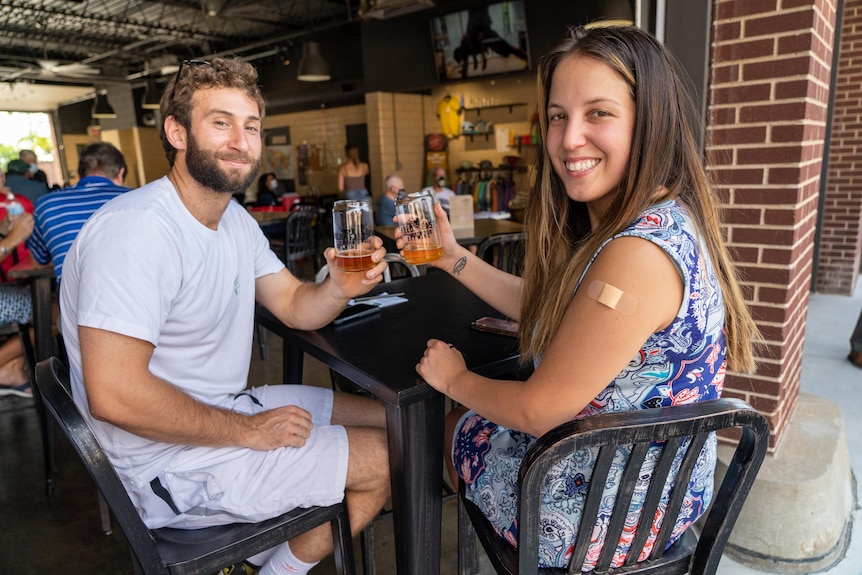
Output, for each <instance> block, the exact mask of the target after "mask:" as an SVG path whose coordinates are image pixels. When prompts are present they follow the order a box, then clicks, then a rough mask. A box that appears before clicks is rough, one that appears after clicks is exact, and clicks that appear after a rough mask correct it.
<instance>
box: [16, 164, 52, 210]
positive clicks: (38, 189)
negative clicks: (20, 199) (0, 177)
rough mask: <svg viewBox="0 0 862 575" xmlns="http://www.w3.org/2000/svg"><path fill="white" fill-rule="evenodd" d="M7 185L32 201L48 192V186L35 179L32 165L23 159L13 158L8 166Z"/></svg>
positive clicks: (34, 201)
mask: <svg viewBox="0 0 862 575" xmlns="http://www.w3.org/2000/svg"><path fill="white" fill-rule="evenodd" d="M6 185H7V186H8V187H9V188H10V189H11V190H12V191H13V192H14V193H15V194H18V195H21V196H24V197H25V198H27V199H28V200H30V201H31V202H32V203H34V204H35V203H36V200H38V199H39V198H41V197H42V196H44V195H45V194H47V193H48V186H46V185H45V184H44V183H42V182H38V181H36V180H34V179H33V174H32V173H31V172H30V165H29V164H28V163H27V162H25V161H23V160H12V161H11V162H9V165H8V166H7V167H6Z"/></svg>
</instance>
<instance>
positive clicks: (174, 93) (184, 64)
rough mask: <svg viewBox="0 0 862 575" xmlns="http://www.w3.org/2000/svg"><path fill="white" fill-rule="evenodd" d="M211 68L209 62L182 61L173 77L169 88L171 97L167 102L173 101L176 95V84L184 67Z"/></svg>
mask: <svg viewBox="0 0 862 575" xmlns="http://www.w3.org/2000/svg"><path fill="white" fill-rule="evenodd" d="M204 65H208V66H212V63H211V62H210V61H209V60H183V61H182V62H180V67H179V68H178V69H177V75H176V76H175V77H174V86H173V88H171V97H170V99H169V100H168V101H169V102H173V101H174V96H176V95H177V83H179V81H180V78H181V77H182V74H183V68H185V67H186V66H204Z"/></svg>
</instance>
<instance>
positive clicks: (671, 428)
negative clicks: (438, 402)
mask: <svg viewBox="0 0 862 575" xmlns="http://www.w3.org/2000/svg"><path fill="white" fill-rule="evenodd" d="M724 429H737V430H738V431H739V432H740V437H739V443H738V444H737V446H736V450H735V453H734V456H733V459H732V461H731V462H730V464H729V467H728V470H727V473H726V474H725V476H724V479H723V481H722V483H721V486H720V488H718V489H716V490H715V491H714V494H713V500H712V503H711V506H710V509H709V512H708V515H707V517H706V522H705V523H704V527H703V530H702V532H701V534H700V537H699V538H698V539H697V544H696V549H695V548H694V547H692V548H691V549H688V550H685V551H684V554H683V555H682V556H681V557H680V556H679V555H677V556H673V557H672V556H671V555H672V552H671V551H668V553H667V555H668V556H667V557H663V554H665V548H666V547H667V542H668V541H669V538H670V536H671V531H672V530H673V527H674V526H675V524H676V522H677V518H678V515H679V511H680V507H681V505H682V502H683V498H684V497H685V495H686V491H687V486H688V484H689V479H690V477H691V474H692V472H693V471H694V468H695V463H696V462H697V459H698V456H699V455H700V453H701V449H702V447H703V446H704V444H705V442H706V441H707V439H708V437H709V435H710V433H712V432H715V431H720V430H724ZM686 441H688V442H689V443H688V448H687V449H686V451H685V455H684V456H683V457H682V462H681V464H680V465H679V471H678V472H677V474H676V476H675V478H674V479H673V485H674V487H673V488H672V489H671V491H670V499H669V500H668V502H667V505H666V509H665V515H664V516H663V518H662V524H661V529H660V530H659V532H658V535H657V538H656V540H655V542H654V544H652V550H651V552H650V554H649V557H648V558H647V559H646V560H645V561H644V562H642V563H638V564H636V563H637V560H638V557H639V556H640V555H641V553H642V550H643V549H644V547H645V545H646V544H647V540H648V537H649V536H650V535H651V533H652V532H653V530H652V528H651V526H652V521H653V518H654V517H656V512H657V509H658V507H659V504H660V500H661V498H662V492H663V490H664V486H665V482H666V480H667V478H668V476H669V474H671V472H672V468H673V463H674V458H675V457H676V456H677V453H678V451H679V450H680V447H681V446H683V447H684V442H686ZM768 442H769V424H768V422H767V420H766V418H765V417H763V416H762V415H761V414H760V413H758V412H757V411H755V410H754V409H752V408H751V407H750V406H749V405H748V404H747V403H745V402H744V401H741V400H739V399H716V400H710V401H703V402H698V403H693V404H689V405H680V406H675V407H667V408H656V409H642V410H635V411H627V412H620V413H609V414H603V415H597V416H593V417H586V418H584V419H579V420H576V421H571V422H567V423H564V424H562V425H560V426H558V427H556V428H554V429H552V430H551V431H549V432H548V433H546V434H545V435H543V436H542V437H541V438H539V439H538V440H537V442H536V443H535V444H534V445H533V446H532V447H531V448H530V450H529V451H528V452H527V454H526V455H525V457H524V459H523V461H522V462H521V467H520V472H519V489H518V493H519V494H520V498H519V501H518V533H519V539H518V551H517V553H516V554H515V553H510V554H509V556H508V557H502V555H503V554H502V553H501V554H500V555H499V556H498V557H497V558H495V557H494V556H493V555H492V552H493V549H492V548H490V547H489V546H488V545H489V542H488V541H486V540H485V536H487V533H486V534H484V535H483V533H482V532H483V529H482V528H477V533H478V534H479V536H480V541H482V543H483V545H484V546H485V548H486V550H487V551H488V552H489V555H491V556H492V563H495V568H497V569H498V571H499V572H501V573H518V574H520V575H525V574H527V573H537V572H539V570H538V567H537V566H538V556H539V532H540V506H541V491H542V484H543V481H544V480H545V477H546V476H547V475H548V472H549V471H550V470H551V468H552V467H553V465H554V464H555V463H557V462H559V461H560V460H561V459H564V458H566V457H568V456H570V455H571V454H572V453H574V452H576V451H579V450H582V449H586V448H591V447H593V448H598V456H597V459H596V464H595V466H594V468H593V471H592V476H591V477H590V482H589V488H588V490H587V494H586V499H585V501H584V504H583V513H582V517H581V523H580V525H579V531H578V536H577V538H576V540H575V542H574V547H573V549H572V553H571V562H570V565H569V569H568V572H569V573H579V572H580V569H581V566H582V565H583V564H584V559H585V556H586V554H587V551H588V549H589V546H590V544H591V540H592V537H593V535H594V525H595V523H596V517H597V513H598V510H599V507H600V500H601V499H602V497H603V495H606V494H604V490H605V484H606V481H607V478H608V476H609V474H610V473H611V469H612V463H613V459H614V457H615V455H616V454H617V449H618V448H619V447H620V446H629V447H630V448H631V455H630V456H629V458H628V461H627V462H626V465H625V468H624V470H623V473H622V477H621V478H620V479H619V482H618V485H619V488H618V491H617V494H616V499H615V503H614V508H613V512H612V514H611V520H610V523H609V524H607V525H605V526H604V530H605V531H606V535H605V539H604V540H605V542H606V543H608V542H612V543H611V544H605V545H604V546H603V548H602V550H601V552H600V554H599V557H598V559H597V564H596V568H595V569H596V571H597V572H606V573H609V574H615V573H623V572H625V573H642V572H647V570H648V569H650V568H652V569H657V564H660V563H661V562H662V561H664V562H665V563H664V565H665V567H666V568H665V569H664V570H661V569H658V570H655V571H651V572H653V573H691V575H712V574H714V573H715V570H716V568H717V567H718V562H719V560H720V559H721V554H722V552H723V550H724V547H725V545H726V543H727V539H728V537H729V536H730V531H731V530H732V528H733V525H734V524H735V522H736V519H737V517H738V516H739V512H740V510H741V508H742V505H743V503H744V502H745V498H746V497H747V496H748V493H749V491H750V489H751V486H752V484H753V483H754V479H755V477H756V475H757V472H758V470H759V469H760V464H761V463H762V461H763V458H764V456H765V455H766V450H767V446H768ZM657 445H659V446H661V454H660V456H659V459H658V461H657V463H656V466H655V469H654V471H653V474H652V477H651V478H650V480H649V487H648V489H647V493H646V496H645V498H644V501H643V508H642V510H641V512H640V515H639V521H640V518H643V521H644V522H645V524H644V526H643V528H639V527H635V529H636V533H635V536H634V539H633V541H632V544H631V547H630V550H629V552H628V554H627V555H626V559H625V562H624V565H623V566H622V567H619V568H616V569H611V568H610V565H611V564H612V561H613V559H614V553H615V552H616V551H617V542H618V541H619V540H620V537H621V534H622V532H623V529H624V528H625V529H626V530H631V529H632V526H631V525H626V524H625V523H626V519H627V517H626V516H627V511H628V509H629V505H630V504H631V501H632V494H633V492H634V488H635V484H636V483H637V482H638V481H640V480H642V478H640V477H639V476H640V472H641V465H642V464H643V462H644V459H645V457H646V455H647V451H648V450H649V449H650V447H654V446H657ZM676 486H679V487H680V488H677V487H676ZM466 503H469V502H466ZM477 511H478V509H477V508H475V507H474V508H473V509H472V510H471V513H473V514H475V513H476V512H477ZM471 520H473V522H474V524H475V523H476V518H475V517H474V516H473V515H472V514H471ZM487 527H488V528H490V524H488V525H487ZM688 531H691V529H689V530H688ZM689 536H690V535H689ZM497 540H498V541H499V538H497ZM693 540H694V539H693V537H692V539H691V541H693ZM679 543H680V542H678V545H674V546H673V547H671V549H674V548H676V547H678V546H679ZM504 545H505V544H504ZM506 547H508V548H509V550H511V549H512V548H511V547H509V546H508V545H506ZM677 551H678V550H677ZM513 561H514V562H517V565H513V564H512V562H513ZM670 561H674V568H675V569H676V570H674V569H671V568H670V565H669V562H670ZM635 564H636V565H635ZM542 572H544V570H542ZM549 572H554V573H557V572H559V573H562V572H563V571H559V570H557V571H549Z"/></svg>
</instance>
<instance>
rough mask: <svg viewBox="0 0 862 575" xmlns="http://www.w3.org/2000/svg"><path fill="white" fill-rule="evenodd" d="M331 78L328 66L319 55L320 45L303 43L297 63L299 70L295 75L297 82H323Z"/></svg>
mask: <svg viewBox="0 0 862 575" xmlns="http://www.w3.org/2000/svg"><path fill="white" fill-rule="evenodd" d="M331 77H332V76H330V75H329V65H328V64H327V63H326V60H324V59H323V56H321V55H320V44H319V43H317V42H304V43H303V44H302V60H300V61H299V70H298V71H297V73H296V78H297V80H301V81H302V82H325V81H327V80H329V79H330V78H331Z"/></svg>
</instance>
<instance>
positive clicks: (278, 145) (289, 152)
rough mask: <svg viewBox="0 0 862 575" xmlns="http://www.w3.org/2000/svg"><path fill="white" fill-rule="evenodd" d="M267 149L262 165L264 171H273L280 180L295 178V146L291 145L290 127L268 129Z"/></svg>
mask: <svg viewBox="0 0 862 575" xmlns="http://www.w3.org/2000/svg"><path fill="white" fill-rule="evenodd" d="M265 143H266V149H265V150H264V153H263V158H262V163H263V165H262V166H261V168H262V171H263V173H267V172H273V173H274V174H275V177H276V178H278V179H279V180H280V181H282V182H284V181H286V180H293V179H294V177H295V176H294V173H295V171H294V162H293V148H292V147H291V145H290V128H275V129H273V130H267V134H266V140H265Z"/></svg>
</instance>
